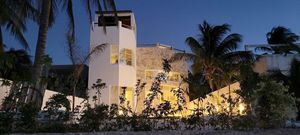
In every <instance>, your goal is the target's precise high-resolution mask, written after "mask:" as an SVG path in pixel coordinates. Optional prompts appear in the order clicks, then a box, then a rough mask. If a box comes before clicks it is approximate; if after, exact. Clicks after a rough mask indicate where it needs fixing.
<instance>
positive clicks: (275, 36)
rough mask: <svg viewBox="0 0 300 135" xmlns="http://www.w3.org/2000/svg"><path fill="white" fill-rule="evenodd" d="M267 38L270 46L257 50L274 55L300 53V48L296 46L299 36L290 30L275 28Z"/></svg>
mask: <svg viewBox="0 0 300 135" xmlns="http://www.w3.org/2000/svg"><path fill="white" fill-rule="evenodd" d="M266 36H267V41H268V44H269V46H268V47H265V46H262V47H257V48H255V50H261V51H265V52H271V53H273V54H288V53H292V52H293V51H294V52H295V51H296V52H300V51H299V50H300V48H299V47H298V46H297V45H296V44H295V42H296V41H298V40H299V36H298V35H296V34H295V33H293V32H292V31H291V30H290V29H288V28H285V27H283V26H278V27H273V28H272V30H271V31H270V32H268V33H267V35H266Z"/></svg>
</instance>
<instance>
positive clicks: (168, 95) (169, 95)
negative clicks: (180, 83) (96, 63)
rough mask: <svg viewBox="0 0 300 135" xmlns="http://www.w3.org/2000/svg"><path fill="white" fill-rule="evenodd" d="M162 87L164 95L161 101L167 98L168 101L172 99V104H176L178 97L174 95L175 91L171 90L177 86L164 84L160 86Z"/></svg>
mask: <svg viewBox="0 0 300 135" xmlns="http://www.w3.org/2000/svg"><path fill="white" fill-rule="evenodd" d="M160 88H161V91H162V92H163V97H162V99H161V102H162V101H163V100H166V101H170V102H171V103H172V104H175V103H176V101H177V98H176V96H175V95H174V93H173V92H171V90H172V89H175V87H172V86H167V85H162V86H160Z"/></svg>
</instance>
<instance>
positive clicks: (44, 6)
mask: <svg viewBox="0 0 300 135" xmlns="http://www.w3.org/2000/svg"><path fill="white" fill-rule="evenodd" d="M84 3H85V6H86V9H87V11H88V13H89V17H90V20H91V13H92V11H93V9H94V8H93V6H95V8H96V10H99V11H100V14H102V11H103V8H102V6H104V7H105V8H104V9H105V10H110V9H112V10H113V11H115V10H116V8H115V3H114V1H113V0H103V1H100V0H84ZM60 4H62V7H63V8H64V9H66V12H67V14H68V18H69V29H68V30H67V34H68V35H69V37H71V38H72V40H74V41H75V37H76V36H75V20H74V15H73V1H72V0H63V1H57V0H43V1H39V2H38V6H39V7H40V9H41V14H40V16H41V17H40V20H39V33H38V40H37V45H36V52H35V60H34V72H33V79H34V81H33V82H36V84H35V89H37V91H38V92H35V94H34V98H33V100H35V101H36V103H37V104H38V105H41V103H42V96H43V94H44V89H43V88H42V87H41V85H42V84H41V78H42V71H43V63H44V61H43V57H44V55H45V48H46V41H47V33H48V28H49V27H50V26H51V25H52V24H53V22H54V19H55V18H54V13H55V12H56V10H57V6H59V5H60Z"/></svg>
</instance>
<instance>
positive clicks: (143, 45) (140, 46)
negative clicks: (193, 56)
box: [137, 43, 185, 52]
mask: <svg viewBox="0 0 300 135" xmlns="http://www.w3.org/2000/svg"><path fill="white" fill-rule="evenodd" d="M146 47H165V48H169V49H172V50H175V51H179V52H185V50H181V49H177V48H174V47H172V46H169V45H165V44H160V43H154V44H138V45H137V48H146Z"/></svg>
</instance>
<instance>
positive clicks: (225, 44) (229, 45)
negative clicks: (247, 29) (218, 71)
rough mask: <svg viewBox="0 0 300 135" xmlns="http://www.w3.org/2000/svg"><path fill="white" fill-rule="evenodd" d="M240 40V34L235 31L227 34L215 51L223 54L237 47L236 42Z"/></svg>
mask: <svg viewBox="0 0 300 135" xmlns="http://www.w3.org/2000/svg"><path fill="white" fill-rule="evenodd" d="M241 41H242V36H241V35H240V34H237V33H233V34H230V35H228V36H227V37H226V38H225V39H224V40H223V41H222V42H221V43H220V45H219V46H218V48H217V51H216V53H217V54H225V53H228V52H231V51H234V50H236V49H237V48H238V44H239V43H240V42H241Z"/></svg>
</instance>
